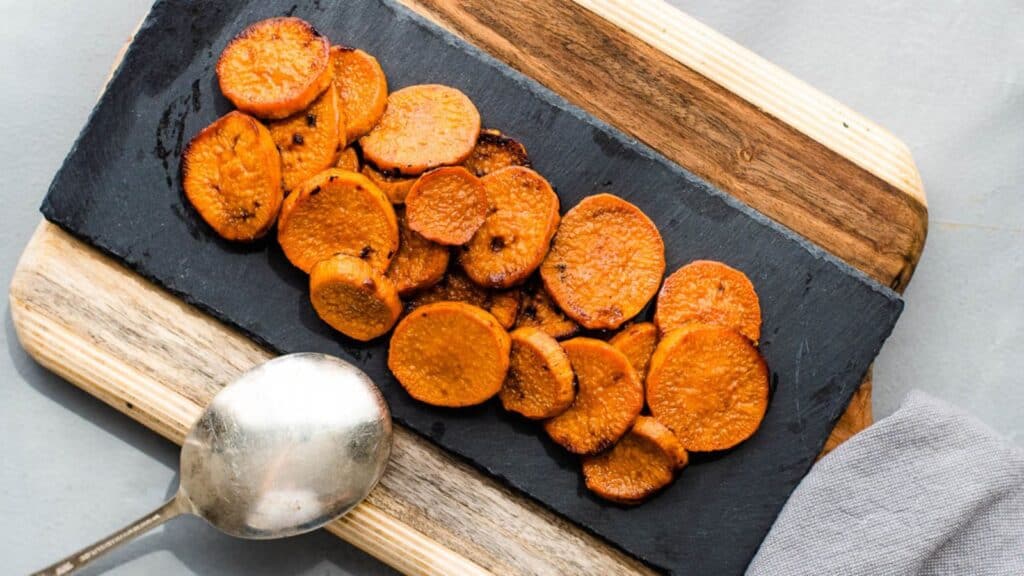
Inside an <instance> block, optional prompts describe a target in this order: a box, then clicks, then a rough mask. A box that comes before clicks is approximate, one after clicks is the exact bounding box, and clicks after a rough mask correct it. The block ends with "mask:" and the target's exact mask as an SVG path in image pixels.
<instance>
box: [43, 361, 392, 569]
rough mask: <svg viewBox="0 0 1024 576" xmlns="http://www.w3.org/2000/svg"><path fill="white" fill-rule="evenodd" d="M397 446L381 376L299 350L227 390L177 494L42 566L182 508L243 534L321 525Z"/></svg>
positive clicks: (278, 533) (194, 440) (125, 537)
mask: <svg viewBox="0 0 1024 576" xmlns="http://www.w3.org/2000/svg"><path fill="white" fill-rule="evenodd" d="M390 454H391V414H390V412H389V411H388V407H387V404H386V403H385V402H384V398H383V397H382V396H381V394H380V391H379V390H378V389H377V387H376V386H375V385H374V383H373V381H372V380H370V378H369V377H368V376H367V375H366V374H364V373H363V372H362V371H360V370H359V369H358V368H356V367H354V366H352V365H351V364H349V363H347V362H344V361H342V360H340V359H338V358H334V357H332V356H327V355H324V354H308V353H307V354H290V355H287V356H281V357H279V358H275V359H273V360H270V361H269V362H266V363H264V364H261V365H259V366H257V367H255V368H253V369H252V370H249V371H248V372H246V373H245V374H243V375H242V376H240V377H239V378H238V379H237V380H235V381H234V382H232V383H231V384H230V385H228V386H227V387H225V388H224V389H223V390H221V391H220V392H219V393H218V394H217V395H216V396H215V397H214V399H213V401H212V402H211V403H210V405H209V406H207V408H206V410H204V411H203V414H202V415H201V416H200V417H199V420H197V421H196V423H195V424H194V425H193V426H192V429H191V431H189V433H188V437H187V438H186V439H185V443H184V445H183V446H182V449H181V485H180V486H179V488H178V491H177V493H176V494H175V496H174V497H173V498H171V499H170V500H169V501H167V502H166V503H165V504H164V505H163V506H161V507H160V508H157V509H156V510H154V511H153V512H151V513H150V514H147V515H146V516H143V517H142V518H140V519H139V520H137V521H136V522H133V523H132V524H130V525H128V526H127V527H125V528H124V529H122V530H119V531H118V532H115V533H114V534H112V535H110V536H108V537H107V538H104V539H103V540H100V541H99V542H97V543H95V544H93V545H92V546H89V547H87V548H84V549H82V550H80V551H78V552H76V553H75V554H72V555H71V556H69V557H67V558H66V559H64V560H61V561H60V562H57V563H55V564H53V565H52V566H49V567H48V568H45V569H43V570H41V571H39V572H36V573H35V574H37V575H58V576H63V575H65V574H69V573H71V572H73V571H75V570H77V569H78V568H81V567H82V566H85V565H86V564H87V563H89V562H91V561H92V560H94V559H96V558H97V557H99V556H100V555H101V554H103V553H105V552H108V551H109V550H111V549H113V548H114V547H116V546H118V545H120V544H122V543H124V542H127V541H129V540H131V539H133V538H135V537H136V536H139V535H140V534H143V533H145V532H146V531H148V530H151V529H152V528H155V527H156V526H159V525H161V524H163V523H164V522H166V521H167V520H170V519H171V518H174V517H175V516H178V515H179V514H186V513H187V514H194V515H196V516H199V517H201V518H203V519H205V520H206V521H207V522H209V523H210V524H212V525H213V526H214V527H216V528H217V529H219V530H221V531H222V532H225V533H227V534H230V535H232V536H237V537H240V538H251V539H271V538H283V537H286V536H294V535H296V534H302V533H304V532H309V531H311V530H315V529H317V528H320V527H322V526H324V525H325V524H328V523H329V522H331V521H332V520H334V519H336V518H338V517H340V516H342V515H344V514H345V513H346V512H348V511H349V510H351V509H352V508H353V507H355V506H356V505H357V504H359V502H361V501H362V500H363V499H364V498H366V495H367V494H369V493H370V490H371V489H373V487H374V486H375V485H376V484H377V481H378V480H380V477H381V475H382V474H383V473H384V468H385V466H386V465H387V461H388V458H389V456H390Z"/></svg>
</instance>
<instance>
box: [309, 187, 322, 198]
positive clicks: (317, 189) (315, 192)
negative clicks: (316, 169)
mask: <svg viewBox="0 0 1024 576" xmlns="http://www.w3.org/2000/svg"><path fill="white" fill-rule="evenodd" d="M319 193H320V187H319V186H317V187H316V188H313V189H312V190H310V191H309V195H310V196H316V195H317V194H319Z"/></svg>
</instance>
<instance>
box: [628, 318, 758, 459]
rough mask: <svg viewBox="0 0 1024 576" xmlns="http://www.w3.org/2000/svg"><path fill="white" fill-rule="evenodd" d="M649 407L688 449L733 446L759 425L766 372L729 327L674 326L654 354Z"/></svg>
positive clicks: (749, 347)
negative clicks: (675, 327)
mask: <svg viewBox="0 0 1024 576" xmlns="http://www.w3.org/2000/svg"><path fill="white" fill-rule="evenodd" d="M647 405H648V406H649V407H650V409H651V415H653V416H654V417H655V418H657V419H658V421H659V422H661V423H662V424H664V425H665V426H668V427H669V428H670V429H671V430H672V431H673V432H674V433H675V435H676V437H677V438H679V441H680V442H681V443H682V445H683V447H684V448H686V449H687V450H690V451H696V452H705V451H711V450H725V449H727V448H732V447H733V446H736V445H737V444H739V443H740V442H743V441H744V440H746V439H747V438H749V437H750V436H751V435H753V434H754V432H755V431H756V430H757V428H758V426H760V425H761V420H762V419H763V418H764V413H765V410H766V409H767V407H768V369H767V367H766V366H765V363H764V360H762V359H761V355H760V354H758V352H757V349H755V348H754V346H753V344H751V343H750V340H748V339H747V338H746V337H744V336H743V335H742V334H740V333H739V332H737V331H735V330H733V329H732V328H725V327H721V326H706V325H700V324H691V325H688V326H686V327H683V328H677V329H675V330H672V331H670V332H669V333H668V334H666V335H665V336H664V337H663V338H662V339H661V342H659V343H658V347H657V348H656V349H655V350H654V356H653V357H652V358H651V366H650V369H649V371H648V374H647Z"/></svg>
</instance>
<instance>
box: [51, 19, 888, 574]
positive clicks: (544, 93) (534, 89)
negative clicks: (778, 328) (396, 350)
mask: <svg viewBox="0 0 1024 576" xmlns="http://www.w3.org/2000/svg"><path fill="white" fill-rule="evenodd" d="M382 2H383V3H384V4H387V5H388V6H390V7H391V8H392V10H393V11H394V12H395V14H397V15H398V16H399V17H402V18H409V19H411V20H413V21H414V22H415V23H416V24H417V25H419V26H421V27H422V28H424V29H425V30H427V31H429V32H430V33H431V34H433V35H434V36H436V37H438V38H440V39H441V40H443V41H444V42H445V43H446V44H448V45H451V46H453V47H455V48H456V49H460V50H464V51H468V52H470V53H471V54H473V55H475V56H476V57H478V58H480V59H481V60H482V61H483V62H484V63H486V64H488V65H491V66H496V67H498V68H499V69H502V70H503V71H504V73H506V74H507V75H508V76H509V77H510V78H511V79H512V80H514V81H515V83H516V84H518V85H520V86H522V87H523V88H524V89H525V90H528V91H530V92H531V93H532V94H534V95H536V96H537V97H539V98H540V99H541V100H542V101H544V102H545V103H547V104H549V105H551V106H553V107H555V108H558V109H559V110H561V111H563V112H565V113H568V114H570V115H571V116H573V117H575V118H577V119H580V120H581V121H584V122H586V123H588V124H591V125H594V126H595V127H597V128H599V129H602V130H604V131H607V132H608V133H609V134H610V135H611V136H612V137H613V138H617V139H619V140H621V141H622V142H623V143H624V144H625V145H626V146H629V147H632V148H633V149H634V150H635V151H636V152H638V153H639V154H640V155H641V156H643V157H644V158H646V159H649V160H651V161H653V162H657V163H659V164H661V165H663V166H664V167H666V168H667V169H668V170H670V171H671V172H672V173H673V174H674V175H676V176H678V177H680V178H682V179H684V180H686V181H687V183H688V184H691V185H693V186H694V187H695V188H697V189H699V190H701V191H702V192H704V193H705V194H708V195H709V196H713V197H716V198H718V199H720V200H722V201H724V202H725V203H727V204H728V205H729V206H731V207H733V208H735V209H738V210H739V211H740V212H741V213H743V214H745V215H746V216H748V217H750V218H751V219H752V220H753V221H754V222H756V223H757V224H758V225H760V226H762V227H767V228H769V229H771V230H773V231H775V232H777V233H780V234H781V235H782V236H784V237H785V238H787V239H789V240H794V241H796V242H797V243H798V244H799V245H800V246H801V247H802V248H803V249H804V250H805V251H806V252H808V253H809V254H810V255H811V256H813V257H814V258H815V259H817V260H823V261H824V262H826V263H827V264H830V265H831V266H832V267H834V268H836V269H838V270H839V272H840V273H845V274H846V275H848V276H851V277H853V278H855V279H856V280H857V281H859V282H860V283H862V284H865V285H866V286H867V287H869V288H870V289H871V290H872V291H874V292H876V293H879V294H881V295H882V296H884V297H885V298H886V299H888V300H890V301H891V302H892V303H893V304H894V305H895V306H896V314H897V316H898V314H899V312H900V311H901V310H902V308H903V301H902V299H901V297H900V296H899V295H898V294H896V293H895V292H894V291H893V290H891V289H890V288H888V287H886V286H884V285H882V284H880V283H879V282H877V281H875V280H874V279H872V278H870V277H869V276H867V275H866V274H864V273H863V272H861V271H860V270H857V269H856V268H854V267H852V266H850V265H849V264H847V263H845V262H843V261H842V260H840V259H838V258H837V257H835V256H834V255H832V254H830V253H829V252H827V251H825V250H824V249H822V248H821V247H819V246H817V245H816V244H814V243H812V242H811V241H810V240H808V239H806V238H804V237H803V236H801V235H799V234H797V233H795V232H794V231H792V230H791V229H789V228H787V227H785V226H784V225H782V224H780V223H778V222H776V221H774V220H771V219H770V218H768V217H767V216H765V215H763V214H762V213H760V212H758V211H757V210H755V209H753V208H751V207H750V206H748V205H746V204H744V203H742V202H740V201H739V200H737V199H736V198H734V197H733V196H731V195H729V194H727V193H725V192H723V191H721V190H719V189H718V188H716V187H714V186H712V185H711V184H709V183H708V182H706V181H705V180H703V179H701V178H699V177H697V176H696V175H694V174H692V173H690V172H688V171H687V170H685V169H684V168H682V167H681V166H679V165H677V164H676V163H674V162H672V161H670V160H669V159H667V158H665V157H664V156H663V155H661V154H660V153H658V152H657V151H656V150H654V149H652V148H650V147H649V146H647V145H646V144H644V143H642V142H640V141H638V140H636V139H635V138H632V137H630V136H628V135H627V134H625V133H623V132H622V131H620V130H618V129H617V128H615V127H614V126H611V125H609V124H607V123H606V122H604V121H602V120H600V119H598V118H596V117H594V116H591V115H590V114H588V113H587V112H585V111H583V110H581V109H579V108H577V107H576V106H574V105H572V104H570V103H569V102H567V101H566V100H565V99H564V98H562V97H561V96H559V95H558V94H557V93H555V92H553V91H551V90H550V89H548V88H547V87H545V86H543V85H541V84H540V83H538V82H537V81H535V80H533V79H532V78H530V77H528V76H526V75H524V74H522V73H520V72H519V71H517V70H515V69H513V68H511V67H510V66H508V65H507V64H505V63H503V62H502V61H500V60H498V59H496V58H494V57H492V56H491V55H490V54H488V53H486V52H484V51H482V50H480V49H479V48H477V47H476V46H474V45H472V44H470V43H468V42H466V41H465V40H463V39H461V38H459V37H457V36H455V35H453V34H451V33H449V32H447V31H446V30H444V29H443V28H441V27H440V26H438V25H436V24H434V23H433V22H431V21H430V20H428V19H426V18H425V17H423V16H421V15H419V14H417V13H415V12H412V11H411V10H409V9H408V8H406V7H405V6H403V5H402V4H400V3H398V2H396V1H395V0H382ZM166 3H167V2H166V0H158V1H157V2H156V3H155V4H154V6H153V8H152V9H151V10H150V13H149V14H148V15H147V16H146V19H145V21H144V23H143V25H142V26H141V27H140V28H139V30H138V32H137V35H143V34H146V33H147V32H148V31H149V30H150V29H151V28H152V27H153V26H154V24H155V19H154V14H155V13H157V12H158V10H159V9H160V8H162V7H163V5H164V4H166ZM133 52H134V43H133V45H132V46H130V47H129V49H128V51H127V53H126V54H125V57H124V59H123V60H122V61H121V62H120V64H119V65H118V67H117V69H116V70H115V72H114V74H113V75H112V76H111V79H110V82H109V83H108V88H109V87H110V86H114V85H115V84H116V81H117V79H118V78H119V77H120V76H121V75H122V74H123V73H124V70H125V68H126V65H127V63H129V62H130V61H131V58H132V57H133ZM110 97H111V93H110V92H109V90H107V89H105V90H104V92H103V95H102V96H101V98H100V100H99V101H98V102H97V104H96V106H95V107H94V108H93V109H92V111H91V112H90V114H89V117H88V119H87V121H86V123H85V125H84V126H83V129H82V131H81V132H80V133H79V136H78V137H77V138H76V140H75V142H74V144H73V145H72V147H71V149H70V151H69V153H68V155H67V156H66V157H65V159H64V162H63V163H62V165H61V168H60V169H59V170H58V172H57V173H56V175H55V177H54V179H53V182H52V183H51V186H50V188H51V190H52V188H53V187H54V185H55V183H56V182H57V181H58V180H59V177H60V175H61V173H62V172H63V171H64V169H65V167H66V165H67V164H68V161H69V159H70V158H71V157H72V156H73V155H74V154H75V152H76V151H77V149H78V147H79V142H80V141H81V139H82V137H83V135H84V133H85V132H86V130H87V128H88V127H89V125H90V124H91V123H92V121H93V118H94V116H95V114H96V111H97V110H98V109H99V108H100V107H101V106H102V105H103V104H104V103H105V102H106V101H107V99H108V98H110ZM41 211H42V213H43V215H44V217H45V218H46V219H47V220H49V221H50V222H53V223H54V224H56V225H57V226H59V227H60V228H62V229H63V230H65V231H67V232H68V233H69V234H71V235H72V236H74V237H76V238H79V239H80V240H83V241H85V242H87V243H88V244H90V245H92V246H95V247H96V248H97V249H99V250H100V251H101V252H103V253H105V254H107V255H109V256H112V257H114V258H115V259H116V260H117V261H118V262H119V263H121V264H122V265H126V266H128V268H130V269H132V270H133V271H135V272H136V273H138V274H140V275H141V276H143V277H145V278H146V279H147V280H149V281H151V282H154V283H155V284H157V285H159V286H161V287H162V288H163V289H165V290H168V291H169V292H170V293H171V294H174V295H175V296H176V297H178V298H180V299H181V300H183V301H184V302H186V303H188V304H189V305H192V306H195V307H196V308H198V309H200V310H202V311H203V312H205V313H207V314H210V315H211V316H213V317H215V318H217V319H218V320H219V321H221V322H224V323H225V324H227V325H229V326H232V327H234V328H235V329H238V330H240V331H241V332H242V333H244V334H245V335H246V336H247V337H249V338H250V339H252V340H253V341H255V342H257V343H258V344H260V345H261V346H263V347H265V348H268V349H270V350H273V351H275V352H277V353H281V352H283V351H282V350H280V349H278V348H276V347H275V346H273V345H271V344H270V343H269V342H267V341H266V340H264V339H263V338H262V337H260V336H259V335H258V334H255V333H254V332H252V331H251V330H249V329H247V328H245V327H243V326H241V325H239V324H237V323H235V322H234V321H233V320H231V319H230V318H227V317H226V316H224V315H223V314H222V313H220V312H218V311H217V310H216V309H213V308H211V307H209V306H207V305H205V304H204V303H202V302H199V301H197V300H195V299H194V298H193V297H192V296H190V295H189V294H188V293H186V292H183V291H181V290H176V289H173V288H171V287H169V286H166V285H165V284H164V283H162V282H160V281H158V280H157V279H156V278H155V277H154V276H153V275H151V274H149V273H147V272H146V271H145V270H143V269H142V268H141V267H140V265H139V264H133V263H130V262H128V260H127V255H126V254H122V253H120V252H118V251H117V250H115V249H114V248H112V247H111V246H109V245H107V244H106V243H104V242H103V241H102V240H101V239H96V238H92V237H90V236H88V235H84V234H78V233H76V232H75V231H74V230H72V229H71V228H70V227H69V226H65V224H66V223H65V222H64V221H62V220H61V219H60V218H59V217H58V216H57V215H56V214H54V213H53V212H52V210H51V207H50V205H49V203H48V201H47V200H44V202H43V205H42V207H41ZM890 334H891V328H890V329H889V330H888V331H887V332H886V333H885V338H887V337H888V336H889V335H890ZM885 338H883V340H882V341H883V342H884V340H885ZM877 352H878V350H877V349H876V350H875V353H876V354H877ZM861 376H863V375H861ZM840 415H841V411H840V412H839V413H837V414H836V416H835V417H834V418H833V419H832V423H833V425H834V423H835V421H836V420H838V418H839V416H840ZM396 421H398V422H399V423H400V424H402V425H403V426H404V427H405V428H406V429H408V430H411V431H413V432H414V433H416V435H417V436H420V437H422V438H424V439H426V440H428V441H430V442H431V443H432V444H435V445H438V442H437V441H435V440H434V439H432V438H431V436H430V435H428V434H426V433H425V432H421V431H419V430H417V429H416V428H414V427H412V426H409V425H408V423H407V422H405V421H404V419H403V418H397V417H396ZM823 442H824V440H823ZM819 448H820V447H819ZM442 449H443V448H442ZM445 452H447V453H448V454H452V455H454V456H455V457H456V458H458V459H459V460H460V461H463V462H466V463H467V464H469V465H470V466H472V467H473V468H474V469H476V470H480V471H482V472H484V473H486V474H487V475H488V476H490V477H492V478H494V479H496V480H497V481H499V482H501V483H502V485H504V486H506V487H508V488H509V489H511V490H513V491H515V492H517V493H519V494H522V495H525V496H527V497H528V498H529V499H530V501H532V502H534V503H536V504H538V505H540V506H541V507H543V508H544V509H546V510H549V511H550V512H552V513H553V514H555V515H556V516H558V517H559V518H565V516H563V515H562V514H561V513H560V512H558V511H557V510H555V509H554V508H553V507H552V506H550V505H548V504H546V503H545V502H543V501H541V500H540V499H538V498H535V497H533V496H532V495H530V494H529V493H528V492H527V491H526V490H525V489H523V488H521V487H520V486H518V485H517V483H515V482H514V481H512V480H511V479H509V478H507V477H505V476H504V475H502V474H499V473H497V472H495V471H493V470H492V469H491V468H489V467H487V466H486V465H483V464H481V463H479V462H477V461H475V460H472V459H470V458H468V457H466V456H463V455H461V454H459V453H457V452H454V451H451V450H447V449H445ZM812 464H813V463H812ZM808 468H809V467H808ZM570 521H571V522H572V523H573V524H575V525H577V526H579V527H581V528H582V529H583V530H585V531H586V532H587V533H589V534H592V535H593V536H595V537H597V538H599V539H600V540H601V541H603V542H607V543H608V544H609V545H612V546H614V547H615V548H616V549H618V550H622V551H623V552H624V553H626V554H627V555H629V556H632V557H635V558H638V559H639V560H641V561H643V562H645V563H646V564H648V565H650V566H653V567H656V568H658V569H660V570H665V569H666V568H664V567H662V566H659V565H658V564H656V563H652V562H650V561H649V560H647V559H646V558H645V557H644V556H643V555H640V554H636V553H634V552H630V551H627V550H625V549H624V548H622V547H620V546H619V545H618V544H616V543H614V542H612V541H610V540H608V539H607V538H605V537H604V536H601V535H600V534H598V533H596V532H595V531H594V529H592V528H591V527H590V526H589V525H588V524H587V523H586V522H581V521H578V520H570Z"/></svg>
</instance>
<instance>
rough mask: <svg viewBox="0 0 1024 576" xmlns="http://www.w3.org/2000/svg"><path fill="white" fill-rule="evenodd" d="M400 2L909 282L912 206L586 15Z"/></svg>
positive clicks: (843, 254)
mask: <svg viewBox="0 0 1024 576" xmlns="http://www.w3.org/2000/svg"><path fill="white" fill-rule="evenodd" d="M404 2H405V4H407V5H409V6H410V7H412V8H414V9H415V10H417V11H418V12H420V13H421V14H424V15H426V16H427V17H429V18H431V19H433V20H434V21H436V22H438V23H440V24H441V25H443V26H444V27H446V28H448V29H449V30H451V31H453V32H455V33H456V34H458V35H460V36H462V37H463V38H465V39H467V40H468V41H470V42H472V43H473V44H475V45H477V46H479V47H480V48H482V49H484V50H485V51H487V52H489V53H491V54H492V55H494V56H495V57H497V58H498V59H500V60H503V61H505V62H507V63H508V64H510V65H511V66H513V67H514V68H516V69H518V70H519V71H521V72H523V73H524V74H526V75H528V76H531V77H533V78H534V79H536V80H538V81H539V82H541V83H542V84H544V85H546V86H547V87H548V88H550V89H552V90H553V91H555V92H557V93H559V94H560V95H562V96H564V97H565V98H566V99H568V100H569V101H570V102H572V103H573V104H575V105H577V106H579V107H581V108H583V109H584V110H587V111H588V112H590V113H592V114H594V115H595V116H597V117H598V118H600V119H602V120H604V121H606V122H608V123H609V124H612V125H613V126H616V127H617V128H619V129H621V130H623V131H625V132H627V133H628V134H630V135H632V136H634V137H635V138H637V139H638V140H640V141H642V142H644V143H646V144H647V145H649V146H651V147H652V148H654V149H655V150H658V151H659V152H661V153H662V154H664V155H665V156H667V157H668V158H670V159H671V160H673V161H675V162H677V163H679V164H680V165H682V166H684V167H686V168H687V169H689V170H691V171H693V172H694V173H696V174H698V175H700V176H702V177H704V178H706V179H707V180H709V181H710V182H712V183H714V184H715V185H717V186H719V187H720V188H722V189H723V190H725V191H727V192H729V193H730V194H733V195H734V196H736V197H737V198H739V199H740V200H742V201H743V202H746V203H747V204H749V205H750V206H753V207H754V208H756V209H757V210H759V211H760V212H762V213H764V214H766V215H767V216H769V217H771V218H773V219H775V220H777V221H778V222H780V223H782V224H784V225H786V226H788V227H789V228H791V229H793V230H795V231H796V232H798V233H800V234H801V235H802V236H804V237H806V238H808V239H810V240H811V241H813V242H815V243H816V244H818V245H820V246H822V247H823V248H825V249H826V250H828V251H829V252H831V253H833V254H835V255H836V256H838V257H840V258H841V259H843V260H845V261H846V262H848V263H849V264H851V265H853V266H854V267H856V268H858V269H860V270H861V271H863V272H865V273H866V274H868V275H869V276H871V277H873V278H875V279H877V280H878V281H879V282H881V283H883V284H886V285H888V286H891V287H893V288H896V289H903V288H904V287H905V286H906V284H907V282H908V281H909V280H910V277H911V275H912V274H913V271H914V267H915V266H916V265H917V261H918V258H919V257H920V254H921V250H922V248H923V246H924V241H925V236H926V234H927V207H926V206H925V205H924V203H923V202H921V201H920V200H919V199H918V198H917V197H915V196H914V195H913V194H908V193H907V192H905V191H903V190H900V189H899V188H897V187H895V186H893V185H892V184H889V183H888V182H885V181H883V180H882V179H880V178H878V177H876V176H874V175H873V174H871V173H869V172H867V171H866V170H864V169H862V168H861V167H859V166H858V165H856V164H854V163H853V162H851V161H850V160H848V159H847V158H844V157H842V156H840V155H838V154H836V153H835V152H833V151H832V150H830V149H829V148H827V147H825V146H824V145H823V144H821V143H819V142H817V141H815V140H813V139H811V138H809V137H807V136H805V135H803V134H801V133H800V132H798V131H796V130H795V129H793V128H791V127H790V126H789V125H787V124H786V123H785V122H783V121H781V120H779V119H778V118H773V117H770V116H766V115H765V113H764V112H762V111H761V110H758V109H757V108H755V107H754V106H752V105H751V104H750V103H748V102H746V101H745V100H743V99H741V98H739V97H738V96H736V95H735V94H733V93H731V92H728V91H726V90H724V89H723V88H722V87H721V86H719V85H718V84H716V83H715V82H714V81H713V80H711V79H708V78H706V77H704V76H702V75H700V74H698V73H696V72H694V71H693V70H691V69H690V68H687V67H686V66H684V65H682V64H680V63H679V62H677V61H676V60H673V59H672V58H670V57H668V56H667V55H665V54H664V53H663V52H661V51H659V50H657V49H656V48H654V47H652V46H650V45H648V44H647V43H645V42H643V41H640V40H638V39H637V38H636V37H634V36H631V35H630V34H628V33H626V32H625V31H623V30H621V29H620V28H618V27H616V26H614V25H612V24H610V23H609V22H608V21H606V20H604V19H603V18H601V17H599V16H597V15H595V14H594V13H592V12H590V11H588V10H587V9H585V8H583V7H581V6H579V5H577V4H574V3H572V2H566V1H564V0H532V1H531V2H524V3H517V5H516V8H515V9H514V10H512V9H510V8H509V7H508V6H507V5H506V4H504V3H501V2H494V1H492V0H458V1H455V0H404ZM553 39H556V41H552V40H553Z"/></svg>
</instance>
